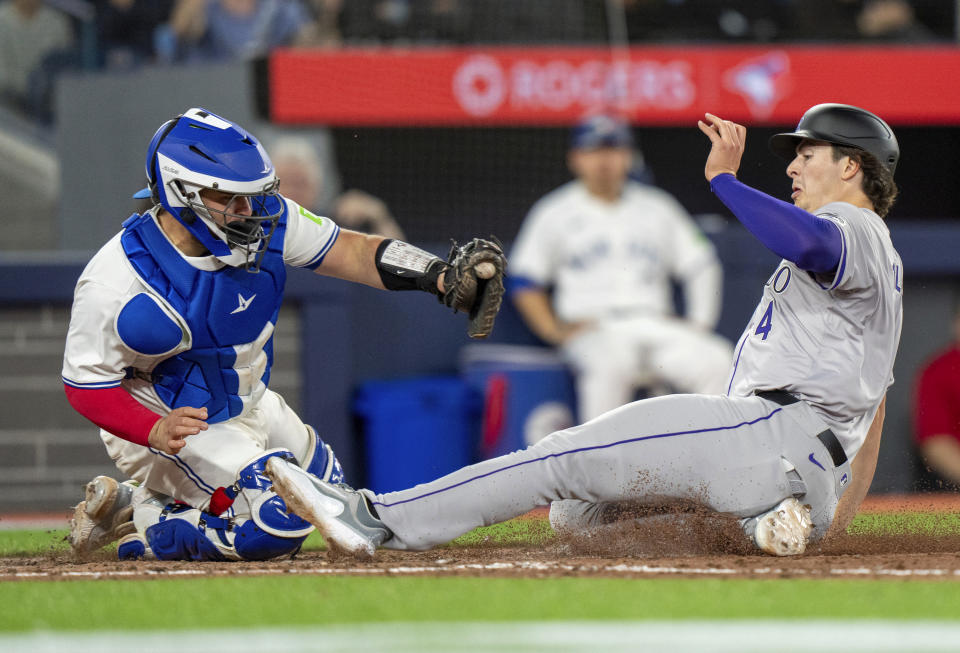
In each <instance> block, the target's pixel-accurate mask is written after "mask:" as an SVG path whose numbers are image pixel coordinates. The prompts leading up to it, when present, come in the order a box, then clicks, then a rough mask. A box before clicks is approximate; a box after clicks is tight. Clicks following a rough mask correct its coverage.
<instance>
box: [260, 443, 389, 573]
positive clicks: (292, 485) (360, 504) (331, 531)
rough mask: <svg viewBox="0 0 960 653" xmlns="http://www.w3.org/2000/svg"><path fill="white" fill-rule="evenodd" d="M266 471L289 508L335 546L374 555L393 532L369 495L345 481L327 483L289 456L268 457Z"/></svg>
mask: <svg viewBox="0 0 960 653" xmlns="http://www.w3.org/2000/svg"><path fill="white" fill-rule="evenodd" d="M266 475H267V476H268V477H269V478H270V480H272V481H273V491H274V492H276V493H277V494H278V495H279V496H280V498H281V499H283V500H284V502H285V503H286V504H287V511H288V512H292V513H293V514H295V515H298V516H300V517H302V518H303V519H306V520H307V521H308V522H310V523H311V524H313V525H314V526H316V527H317V530H318V531H320V534H321V535H323V537H324V538H325V539H326V540H327V542H328V543H329V544H330V545H331V546H332V547H334V548H336V549H339V550H341V551H344V552H346V553H349V554H350V555H352V556H354V557H356V558H360V559H370V558H372V557H373V553H374V551H376V549H377V546H379V545H380V544H382V543H383V542H384V541H385V540H387V539H388V538H389V537H390V536H391V535H392V533H390V531H389V529H387V527H386V526H384V525H383V523H382V522H381V521H380V520H379V519H377V518H376V517H374V516H373V514H372V513H371V511H370V506H369V505H368V504H367V499H366V497H364V496H363V494H361V493H360V492H357V491H356V490H354V489H353V488H351V487H350V486H348V485H344V484H337V485H333V484H330V483H325V482H323V481H321V480H320V479H318V478H317V477H315V476H313V475H312V474H309V473H307V472H305V471H304V470H302V469H301V468H299V467H297V466H296V465H292V464H290V463H289V462H287V461H286V460H284V459H282V458H280V457H278V456H274V457H272V458H270V459H269V460H268V461H267V464H266Z"/></svg>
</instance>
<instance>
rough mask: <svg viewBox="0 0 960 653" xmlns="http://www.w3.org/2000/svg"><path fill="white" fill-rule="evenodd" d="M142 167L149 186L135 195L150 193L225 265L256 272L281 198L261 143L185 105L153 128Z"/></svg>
mask: <svg viewBox="0 0 960 653" xmlns="http://www.w3.org/2000/svg"><path fill="white" fill-rule="evenodd" d="M146 172H147V184H148V186H147V188H145V189H143V190H141V191H139V192H138V193H136V194H135V195H134V197H136V198H145V197H151V198H153V201H154V202H156V203H157V204H160V205H161V206H163V208H164V209H165V210H166V211H167V212H169V213H170V214H171V215H173V216H174V217H175V218H176V219H177V220H178V221H179V222H180V223H181V224H182V225H184V226H185V227H186V228H187V229H188V230H189V231H190V233H191V234H193V236H195V237H196V238H197V240H199V241H200V242H201V243H202V244H203V245H204V247H206V248H207V249H208V250H209V251H210V253H211V254H213V256H215V257H217V258H218V259H220V260H221V261H223V262H224V263H226V264H227V265H231V266H234V267H243V268H245V269H246V270H248V271H250V272H259V271H260V261H261V260H262V258H263V255H264V254H265V253H266V251H267V246H268V245H269V243H270V239H271V238H272V237H273V234H274V232H275V231H276V227H277V223H278V222H279V219H280V216H281V215H282V214H283V211H284V203H283V199H282V198H281V197H280V194H279V192H278V188H279V181H278V180H277V176H276V173H275V172H274V169H273V163H271V161H270V157H269V156H268V155H267V152H266V151H265V150H264V149H263V146H262V145H260V143H259V141H257V140H256V139H255V138H254V137H253V136H252V135H250V134H249V133H247V132H246V131H245V130H244V129H243V128H242V127H240V126H239V125H237V124H236V123H233V122H230V121H229V120H226V119H224V118H221V117H219V116H217V115H215V114H213V113H210V112H209V111H206V110H204V109H200V108H193V109H189V110H188V111H186V112H184V113H183V114H182V115H180V116H177V117H176V118H174V119H173V120H170V121H167V122H166V123H164V124H163V125H162V126H161V127H160V129H158V130H157V132H156V134H154V136H153V139H152V140H151V142H150V146H149V147H148V148H147V159H146ZM204 191H215V193H216V197H218V198H219V200H215V201H214V200H212V199H211V193H210V192H206V193H204ZM218 205H221V206H218Z"/></svg>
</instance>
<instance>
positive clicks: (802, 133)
mask: <svg viewBox="0 0 960 653" xmlns="http://www.w3.org/2000/svg"><path fill="white" fill-rule="evenodd" d="M804 139H811V140H815V141H825V142H827V143H832V144H834V145H844V146H847V147H855V148H857V149H860V150H863V151H865V152H869V153H870V154H872V155H873V156H875V157H876V158H877V160H878V161H880V163H881V164H883V165H884V166H885V167H886V168H887V169H888V170H889V171H890V174H893V173H894V172H896V169H897V161H899V160H900V146H899V145H898V144H897V137H896V136H894V135H893V130H892V129H890V125H888V124H887V123H885V122H884V121H883V120H882V119H881V118H880V117H879V116H876V115H874V114H872V113H870V112H869V111H866V110H864V109H861V108H859V107H854V106H850V105H849V104H818V105H816V106H814V107H811V108H809V109H807V112H806V113H805V114H803V117H802V118H800V123H799V124H798V125H797V129H796V131H794V132H791V133H785V134H776V135H774V136H772V137H771V138H770V149H771V150H772V151H773V153H774V154H776V155H778V156H780V157H782V158H784V159H786V160H787V161H792V160H793V158H794V157H795V156H796V155H797V145H799V144H800V142H801V141H803V140H804Z"/></svg>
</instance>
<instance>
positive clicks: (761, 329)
mask: <svg viewBox="0 0 960 653" xmlns="http://www.w3.org/2000/svg"><path fill="white" fill-rule="evenodd" d="M772 325H773V302H770V303H769V304H767V310H766V311H764V313H763V317H761V318H760V324H758V325H757V330H756V331H754V332H753V333H754V335H760V334H761V333H762V334H763V338H762V340H766V339H767V336H768V335H769V334H770V329H771V327H772Z"/></svg>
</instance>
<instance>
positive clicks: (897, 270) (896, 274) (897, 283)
mask: <svg viewBox="0 0 960 653" xmlns="http://www.w3.org/2000/svg"><path fill="white" fill-rule="evenodd" d="M893 287H894V288H895V289H896V291H897V292H903V288H901V287H900V266H899V265H897V264H896V263H894V264H893Z"/></svg>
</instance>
